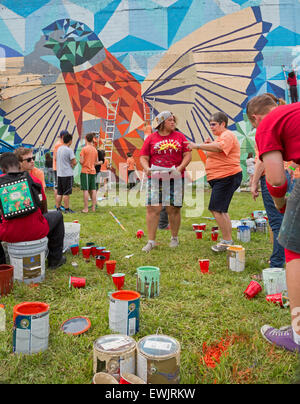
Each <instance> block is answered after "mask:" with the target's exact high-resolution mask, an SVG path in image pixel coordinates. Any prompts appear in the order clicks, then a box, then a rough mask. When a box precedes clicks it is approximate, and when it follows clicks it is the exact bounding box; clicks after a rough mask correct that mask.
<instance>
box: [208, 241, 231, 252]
mask: <svg viewBox="0 0 300 404" xmlns="http://www.w3.org/2000/svg"><path fill="white" fill-rule="evenodd" d="M231 245H233V241H231V242H230V243H225V242H224V240H221V242H220V243H218V244H216V245H213V246H212V247H211V249H212V250H213V251H214V252H224V251H227V248H228V247H229V246H231Z"/></svg>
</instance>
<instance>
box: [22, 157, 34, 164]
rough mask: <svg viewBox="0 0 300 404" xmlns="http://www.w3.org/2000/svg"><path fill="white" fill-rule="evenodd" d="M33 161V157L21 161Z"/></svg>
mask: <svg viewBox="0 0 300 404" xmlns="http://www.w3.org/2000/svg"><path fill="white" fill-rule="evenodd" d="M34 160H35V156H33V157H28V159H23V160H22V161H27V163H30V162H31V161H34Z"/></svg>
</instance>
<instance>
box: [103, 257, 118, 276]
mask: <svg viewBox="0 0 300 404" xmlns="http://www.w3.org/2000/svg"><path fill="white" fill-rule="evenodd" d="M116 264H117V261H115V260H111V261H106V262H105V265H106V272H107V273H108V275H112V274H113V273H114V272H115V269H116Z"/></svg>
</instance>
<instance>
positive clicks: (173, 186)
mask: <svg viewBox="0 0 300 404" xmlns="http://www.w3.org/2000/svg"><path fill="white" fill-rule="evenodd" d="M183 193H184V178H181V177H179V178H176V179H173V178H171V179H170V180H166V181H163V180H161V179H154V178H148V182H147V194H146V206H159V205H162V206H175V207H177V208H181V207H182V205H183Z"/></svg>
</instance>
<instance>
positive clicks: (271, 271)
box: [262, 268, 287, 295]
mask: <svg viewBox="0 0 300 404" xmlns="http://www.w3.org/2000/svg"><path fill="white" fill-rule="evenodd" d="M262 276H263V281H264V287H265V292H266V294H267V295H273V294H275V293H281V292H283V291H284V290H287V286H286V275H285V269H284V268H266V269H264V270H263V272H262Z"/></svg>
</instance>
